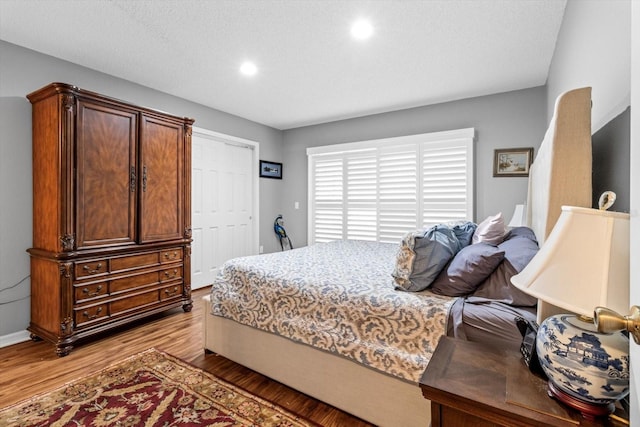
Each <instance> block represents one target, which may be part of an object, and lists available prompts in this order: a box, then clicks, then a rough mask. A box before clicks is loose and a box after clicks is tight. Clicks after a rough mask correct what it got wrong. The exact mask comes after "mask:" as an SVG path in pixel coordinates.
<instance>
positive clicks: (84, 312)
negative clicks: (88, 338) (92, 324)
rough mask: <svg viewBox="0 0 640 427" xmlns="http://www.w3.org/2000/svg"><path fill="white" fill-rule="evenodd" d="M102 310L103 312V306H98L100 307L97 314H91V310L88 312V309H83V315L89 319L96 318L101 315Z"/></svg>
mask: <svg viewBox="0 0 640 427" xmlns="http://www.w3.org/2000/svg"><path fill="white" fill-rule="evenodd" d="M101 312H102V307H98V309H97V310H96V314H94V315H93V316H90V315H89V312H88V311H87V310H85V311H83V312H82V315H83V316H84V317H86V318H87V319H89V320H93V319H95V318H96V317H98V315H99V314H100V313H101Z"/></svg>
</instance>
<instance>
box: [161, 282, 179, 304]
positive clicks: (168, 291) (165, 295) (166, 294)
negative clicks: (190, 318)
mask: <svg viewBox="0 0 640 427" xmlns="http://www.w3.org/2000/svg"><path fill="white" fill-rule="evenodd" d="M179 296H182V285H172V286H167V287H164V288H162V289H160V301H163V300H166V299H170V298H175V297H179Z"/></svg>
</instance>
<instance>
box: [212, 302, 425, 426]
mask: <svg viewBox="0 0 640 427" xmlns="http://www.w3.org/2000/svg"><path fill="white" fill-rule="evenodd" d="M203 300H204V303H205V308H204V313H205V321H204V346H205V349H206V350H209V351H212V352H214V353H217V354H219V355H221V356H224V357H226V358H228V359H230V360H233V361H234V362H237V363H239V364H241V365H243V366H246V367H247V368H250V369H253V370H254V371H256V372H259V373H261V374H263V375H265V376H267V377H269V378H272V379H274V380H276V381H279V382H281V383H283V384H285V385H287V386H289V387H292V388H294V389H296V390H298V391H300V392H302V393H305V394H307V395H309V396H312V397H314V398H316V399H318V400H321V401H323V402H325V403H328V404H329V405H332V406H335V407H336V408H339V409H341V410H343V411H345V412H348V413H350V414H352V415H355V416H357V417H359V418H362V419H363V420H366V421H368V422H370V423H373V424H375V425H378V426H381V427H385V426H388V427H396V426H406V427H412V426H416V427H417V426H421V427H424V426H426V425H429V423H430V422H431V404H430V402H429V401H428V400H426V399H425V398H424V397H423V396H422V391H421V389H420V387H419V386H418V385H416V384H413V383H410V382H408V381H404V380H401V379H398V378H394V377H391V376H389V375H386V374H383V373H380V372H378V371H375V370H373V369H371V368H367V367H366V366H363V365H360V364H358V363H356V362H353V361H351V360H348V359H346V358H343V357H341V356H336V355H334V354H331V353H328V352H325V351H321V350H316V349H314V348H312V347H310V346H308V345H306V344H299V343H296V342H293V341H291V340H289V339H287V338H283V337H281V336H279V335H275V334H270V333H268V332H264V331H261V330H258V329H255V328H252V327H249V326H245V325H242V324H239V323H237V322H235V321H233V320H229V319H226V318H223V317H219V316H214V315H212V314H210V313H211V303H210V297H209V295H207V296H205V297H203Z"/></svg>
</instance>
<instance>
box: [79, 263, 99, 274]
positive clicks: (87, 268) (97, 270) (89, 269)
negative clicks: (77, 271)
mask: <svg viewBox="0 0 640 427" xmlns="http://www.w3.org/2000/svg"><path fill="white" fill-rule="evenodd" d="M82 269H83V270H84V271H86V272H87V273H89V274H96V273H98V272H100V270H101V269H102V263H101V262H99V263H98V265H96V268H95V269H93V270H92V269H91V267H89V266H88V265H85V266H84V267H82Z"/></svg>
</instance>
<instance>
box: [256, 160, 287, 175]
mask: <svg viewBox="0 0 640 427" xmlns="http://www.w3.org/2000/svg"><path fill="white" fill-rule="evenodd" d="M260 178H275V179H282V163H278V162H268V161H266V160H260Z"/></svg>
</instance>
